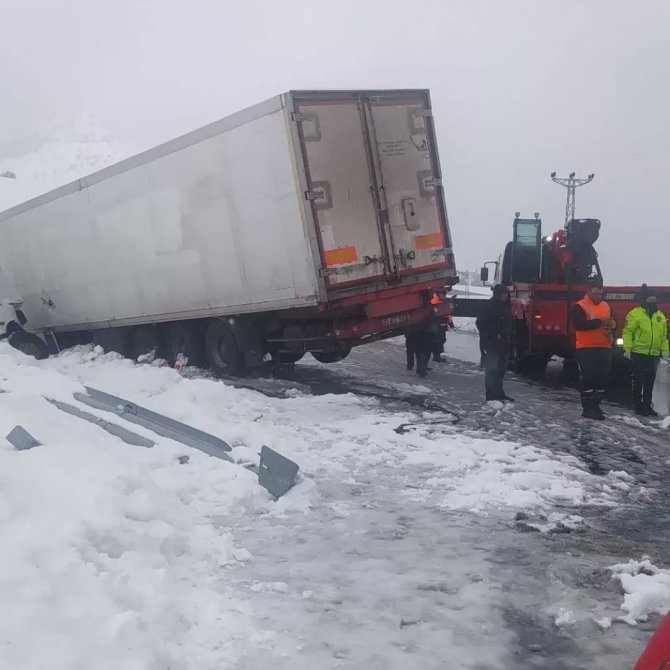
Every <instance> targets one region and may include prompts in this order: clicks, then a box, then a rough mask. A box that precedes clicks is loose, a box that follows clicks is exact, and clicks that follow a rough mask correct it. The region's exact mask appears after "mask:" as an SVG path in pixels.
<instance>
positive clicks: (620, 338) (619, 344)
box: [616, 337, 623, 347]
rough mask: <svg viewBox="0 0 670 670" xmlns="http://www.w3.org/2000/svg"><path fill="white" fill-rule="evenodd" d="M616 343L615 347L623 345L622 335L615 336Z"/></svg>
mask: <svg viewBox="0 0 670 670" xmlns="http://www.w3.org/2000/svg"><path fill="white" fill-rule="evenodd" d="M616 345H617V347H623V337H617V340H616Z"/></svg>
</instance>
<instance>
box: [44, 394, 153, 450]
mask: <svg viewBox="0 0 670 670" xmlns="http://www.w3.org/2000/svg"><path fill="white" fill-rule="evenodd" d="M47 401H48V402H50V403H51V404H52V405H54V406H55V407H58V409H59V410H61V411H62V412H65V413H66V414H71V415H72V416H76V417H77V418H78V419H83V420H84V421H88V422H89V423H93V424H95V425H96V426H100V428H102V429H103V430H105V431H107V432H108V433H109V434H110V435H114V436H116V437H118V438H121V439H122V440H123V441H124V442H125V443H126V444H132V445H133V446H136V447H147V448H149V447H154V446H156V443H155V442H153V441H152V440H150V439H149V438H148V437H142V435H138V434H137V433H133V432H132V431H131V430H128V429H126V428H124V427H123V426H119V425H118V424H117V423H111V422H110V421H105V420H104V419H102V418H100V417H99V416H95V414H91V413H90V412H84V410H81V409H79V407H75V406H74V405H68V403H66V402H61V401H60V400H51V399H49V398H47Z"/></svg>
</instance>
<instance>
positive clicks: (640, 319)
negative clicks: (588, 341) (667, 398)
mask: <svg viewBox="0 0 670 670" xmlns="http://www.w3.org/2000/svg"><path fill="white" fill-rule="evenodd" d="M623 349H624V356H625V357H626V358H628V359H631V360H632V362H633V404H634V407H635V413H636V414H639V415H640V416H658V414H657V413H656V412H655V411H654V408H653V407H652V403H651V400H652V394H653V391H654V382H655V381H656V370H657V369H658V363H659V361H660V359H661V358H664V359H667V358H668V355H669V354H670V348H669V345H668V321H667V318H666V316H665V314H663V312H661V310H660V309H659V308H658V298H657V296H656V294H655V293H654V291H653V290H652V289H649V288H647V285H646V284H643V285H642V292H641V293H640V306H639V307H636V308H635V309H632V310H631V311H630V312H628V315H627V316H626V326H625V327H624V329H623Z"/></svg>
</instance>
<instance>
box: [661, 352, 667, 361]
mask: <svg viewBox="0 0 670 670" xmlns="http://www.w3.org/2000/svg"><path fill="white" fill-rule="evenodd" d="M661 358H662V359H663V360H664V361H667V360H668V354H667V353H666V352H665V351H664V352H663V353H662V354H661Z"/></svg>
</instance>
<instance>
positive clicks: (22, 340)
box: [8, 330, 49, 361]
mask: <svg viewBox="0 0 670 670" xmlns="http://www.w3.org/2000/svg"><path fill="white" fill-rule="evenodd" d="M8 341H9V344H10V345H11V346H12V347H14V349H17V350H18V351H20V352H21V353H23V354H26V356H32V357H33V358H36V359H37V360H38V361H42V360H44V359H45V358H48V357H49V350H48V349H47V345H46V344H45V343H44V342H43V341H42V340H41V339H40V338H39V337H37V335H33V334H32V333H26V331H25V330H17V331H15V332H13V333H12V334H11V335H10V336H9V340H8Z"/></svg>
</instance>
